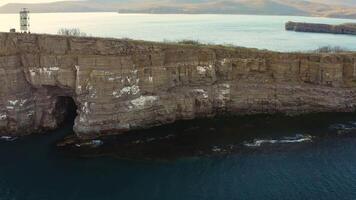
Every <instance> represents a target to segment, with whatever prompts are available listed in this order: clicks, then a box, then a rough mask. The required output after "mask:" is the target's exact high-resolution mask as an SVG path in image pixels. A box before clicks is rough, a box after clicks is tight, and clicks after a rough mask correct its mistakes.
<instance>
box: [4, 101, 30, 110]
mask: <svg viewBox="0 0 356 200" xmlns="http://www.w3.org/2000/svg"><path fill="white" fill-rule="evenodd" d="M26 102H27V99H20V100H18V99H16V100H8V104H9V106H7V109H14V107H16V106H20V107H22V106H24V104H25V103H26Z"/></svg>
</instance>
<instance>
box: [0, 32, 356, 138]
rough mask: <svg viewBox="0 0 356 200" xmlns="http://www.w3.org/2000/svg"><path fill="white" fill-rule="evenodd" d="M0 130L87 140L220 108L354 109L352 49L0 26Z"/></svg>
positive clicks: (228, 111)
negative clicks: (62, 131)
mask: <svg viewBox="0 0 356 200" xmlns="http://www.w3.org/2000/svg"><path fill="white" fill-rule="evenodd" d="M0 92H1V96H0V135H26V134H32V133H37V132H40V131H42V130H48V129H54V128H57V127H58V126H59V124H60V122H61V121H62V120H63V116H64V113H65V111H66V110H67V104H68V101H73V102H75V105H76V106H77V116H76V119H75V125H74V131H75V133H76V134H77V136H79V137H81V138H92V137H97V136H100V135H107V134H119V133H123V132H126V131H129V130H136V129H144V128H149V127H153V126H159V125H162V124H167V123H172V122H174V121H177V120H187V119H194V118H201V117H212V116H216V115H225V114H232V115H246V114H257V113H284V114H287V115H295V114H302V113H317V112H354V111H355V108H356V54H355V53H335V54H317V53H279V52H271V51H262V50H256V49H248V48H235V47H234V48H232V47H222V46H208V45H189V44H165V43H155V42H144V41H132V40H120V39H109V38H106V39H105V38H89V37H66V36H56V35H37V34H19V33H0Z"/></svg>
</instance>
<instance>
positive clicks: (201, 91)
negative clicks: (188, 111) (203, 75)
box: [193, 89, 209, 99]
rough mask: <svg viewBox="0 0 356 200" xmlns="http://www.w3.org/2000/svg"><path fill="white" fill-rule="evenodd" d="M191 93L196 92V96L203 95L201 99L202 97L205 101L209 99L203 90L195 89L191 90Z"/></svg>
mask: <svg viewBox="0 0 356 200" xmlns="http://www.w3.org/2000/svg"><path fill="white" fill-rule="evenodd" d="M193 91H194V92H196V93H198V94H200V95H203V97H204V98H205V99H207V98H208V97H209V95H208V92H207V91H205V90H203V89H195V90H193Z"/></svg>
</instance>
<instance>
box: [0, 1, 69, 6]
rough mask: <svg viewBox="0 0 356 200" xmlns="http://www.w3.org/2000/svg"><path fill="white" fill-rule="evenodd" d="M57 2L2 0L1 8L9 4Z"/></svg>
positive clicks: (0, 2)
mask: <svg viewBox="0 0 356 200" xmlns="http://www.w3.org/2000/svg"><path fill="white" fill-rule="evenodd" d="M55 1H58V0H0V6H2V5H5V4H7V3H44V2H55ZM62 1H65V0H62ZM67 1H68V0H67Z"/></svg>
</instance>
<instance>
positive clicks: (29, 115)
mask: <svg viewBox="0 0 356 200" xmlns="http://www.w3.org/2000/svg"><path fill="white" fill-rule="evenodd" d="M34 114H35V111H33V110H31V111H29V112H28V113H27V117H32V116H33V115H34Z"/></svg>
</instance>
